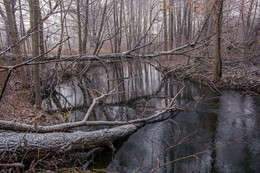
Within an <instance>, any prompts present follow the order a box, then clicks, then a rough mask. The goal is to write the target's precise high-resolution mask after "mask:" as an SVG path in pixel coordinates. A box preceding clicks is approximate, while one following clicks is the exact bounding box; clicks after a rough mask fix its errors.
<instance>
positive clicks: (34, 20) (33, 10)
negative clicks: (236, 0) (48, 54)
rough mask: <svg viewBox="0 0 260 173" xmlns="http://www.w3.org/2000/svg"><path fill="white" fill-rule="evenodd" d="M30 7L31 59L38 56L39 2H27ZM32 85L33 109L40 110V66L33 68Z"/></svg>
mask: <svg viewBox="0 0 260 173" xmlns="http://www.w3.org/2000/svg"><path fill="white" fill-rule="evenodd" d="M29 7H30V25H31V29H34V33H33V35H32V54H33V57H34V58H35V57H37V56H39V54H40V34H39V23H38V22H39V19H40V17H39V14H40V6H39V0H29ZM33 84H34V93H35V107H36V108H37V109H41V103H42V99H41V86H40V65H39V64H36V65H34V66H33Z"/></svg>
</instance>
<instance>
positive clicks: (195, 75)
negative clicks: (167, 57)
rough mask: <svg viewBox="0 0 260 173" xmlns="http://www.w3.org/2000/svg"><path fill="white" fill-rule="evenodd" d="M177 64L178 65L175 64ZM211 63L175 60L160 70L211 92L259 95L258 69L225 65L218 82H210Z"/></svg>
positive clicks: (238, 65)
mask: <svg viewBox="0 0 260 173" xmlns="http://www.w3.org/2000/svg"><path fill="white" fill-rule="evenodd" d="M176 62H178V63H176ZM212 67H213V65H212V62H210V61H204V62H202V61H201V62H196V63H195V62H190V63H187V59H185V58H176V59H175V60H172V61H165V62H162V64H161V69H162V71H163V73H164V74H165V75H166V76H169V75H173V76H175V77H176V78H178V79H180V80H183V79H187V80H191V81H193V82H196V83H198V84H200V85H205V86H208V87H210V88H211V89H212V90H214V91H216V92H219V90H223V89H225V90H229V89H230V90H231V89H232V90H240V91H247V92H250V93H254V94H257V95H259V94H260V67H259V66H253V65H252V66H245V65H244V64H243V63H240V64H235V65H233V64H225V63H224V65H223V69H222V78H221V80H220V81H219V82H217V83H213V82H212V76H213V72H212V69H213V68H212Z"/></svg>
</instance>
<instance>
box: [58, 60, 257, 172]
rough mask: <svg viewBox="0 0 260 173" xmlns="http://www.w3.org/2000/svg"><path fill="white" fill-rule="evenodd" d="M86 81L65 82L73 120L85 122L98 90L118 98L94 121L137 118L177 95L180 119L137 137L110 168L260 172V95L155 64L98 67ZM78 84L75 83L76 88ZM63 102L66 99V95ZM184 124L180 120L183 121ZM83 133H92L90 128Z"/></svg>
mask: <svg viewBox="0 0 260 173" xmlns="http://www.w3.org/2000/svg"><path fill="white" fill-rule="evenodd" d="M87 75H88V76H85V78H83V79H81V80H78V81H77V82H76V83H75V81H74V82H72V83H69V84H64V85H62V86H60V89H59V88H57V90H58V91H59V92H60V93H61V95H63V96H64V98H66V99H64V100H67V101H61V103H62V105H63V106H64V107H69V106H72V108H73V110H72V111H70V113H71V121H80V120H81V119H82V118H83V117H84V115H85V113H86V112H87V109H88V105H89V104H90V103H91V94H90V92H91V91H93V89H95V90H98V91H99V92H101V93H107V92H108V91H110V90H111V89H116V91H115V93H116V94H114V95H112V96H110V97H108V98H107V99H106V100H103V102H102V103H103V104H99V105H98V106H96V107H95V109H94V111H93V112H92V115H91V116H90V117H89V121H92V120H108V121H114V120H130V119H136V118H140V117H143V116H147V115H151V114H154V113H155V111H158V110H160V109H162V108H164V107H166V106H167V105H168V104H169V103H170V102H171V100H172V98H174V97H175V96H176V94H177V93H178V92H179V91H180V90H181V88H182V87H183V86H184V85H185V88H184V90H183V91H182V92H181V93H180V95H179V96H178V97H177V99H176V100H175V104H176V106H178V107H181V108H184V109H185V111H182V112H179V113H178V114H177V116H175V117H174V118H172V119H170V120H168V121H165V122H160V123H155V124H148V125H146V126H145V127H143V128H141V129H140V130H138V131H137V132H136V133H135V134H133V135H132V136H131V137H130V138H129V139H128V140H127V141H126V142H124V144H123V145H122V147H121V148H119V149H118V151H117V152H116V155H115V157H114V158H113V159H112V158H111V159H112V160H111V163H110V165H108V167H107V169H108V170H113V171H117V172H134V171H136V172H149V171H153V172H202V173H204V172H205V173H206V172H218V173H221V172H223V173H229V172H234V173H235V172H260V162H259V160H260V129H259V123H260V107H259V105H260V97H259V96H250V95H247V94H244V93H242V92H235V91H224V92H221V94H220V95H216V94H215V93H213V92H212V91H211V90H209V89H206V88H203V87H199V86H197V85H195V84H194V83H191V82H188V81H187V82H185V83H180V82H178V81H176V80H175V79H173V78H167V79H165V80H162V77H161V74H160V73H159V72H158V71H157V70H156V69H155V68H154V67H153V66H151V65H148V64H145V63H142V62H132V63H115V64H110V65H109V66H106V68H104V67H102V66H101V67H100V66H96V67H93V68H91V69H90V70H89V71H88V73H87ZM69 86H71V87H69ZM61 100H62V99H61ZM175 122H176V123H175ZM77 130H88V131H89V130H91V127H84V129H83V128H81V129H77Z"/></svg>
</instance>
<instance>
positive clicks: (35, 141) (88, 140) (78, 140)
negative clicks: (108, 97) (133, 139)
mask: <svg viewBox="0 0 260 173" xmlns="http://www.w3.org/2000/svg"><path fill="white" fill-rule="evenodd" d="M139 127H140V126H139ZM137 129H138V126H137V125H132V124H128V125H124V126H119V127H115V128H111V129H103V130H98V131H92V132H82V131H77V132H73V133H63V132H53V133H44V134H39V133H17V132H10V131H2V132H1V133H0V156H1V159H0V161H1V162H4V160H5V159H10V156H12V154H10V153H15V154H16V157H17V156H20V157H23V158H32V157H35V156H38V155H39V156H44V155H46V154H48V153H50V152H51V153H57V152H68V151H72V150H75V149H92V148H96V147H100V146H111V144H112V143H113V141H115V140H116V139H119V138H121V137H125V136H128V135H130V134H132V133H134V132H135V131H136V130H137Z"/></svg>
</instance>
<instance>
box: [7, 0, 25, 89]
mask: <svg viewBox="0 0 260 173" xmlns="http://www.w3.org/2000/svg"><path fill="white" fill-rule="evenodd" d="M15 3H16V2H15V1H14V0H4V6H5V10H6V18H7V20H6V29H7V31H6V33H7V39H8V46H12V45H16V43H17V42H18V40H19V34H18V28H17V25H16V17H15ZM12 52H13V53H14V55H15V59H16V64H20V63H21V62H22V58H21V57H20V55H21V47H20V45H19V44H18V45H16V46H15V47H14V48H13V50H12ZM19 77H20V79H21V83H22V86H26V76H25V70H24V67H21V68H20V69H19Z"/></svg>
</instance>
